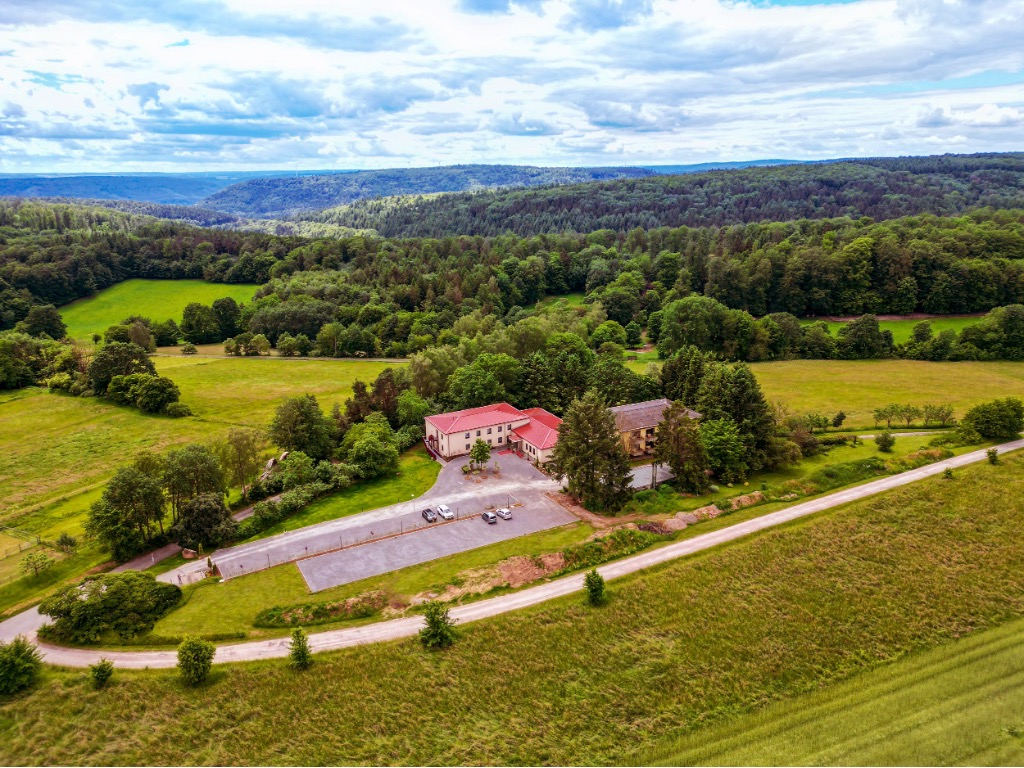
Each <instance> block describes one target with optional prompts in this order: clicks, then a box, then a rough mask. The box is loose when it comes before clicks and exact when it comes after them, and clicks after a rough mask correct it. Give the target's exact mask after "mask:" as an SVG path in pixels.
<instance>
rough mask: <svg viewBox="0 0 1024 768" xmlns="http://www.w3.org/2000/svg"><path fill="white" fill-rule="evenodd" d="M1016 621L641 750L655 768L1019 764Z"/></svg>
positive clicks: (1022, 737)
mask: <svg viewBox="0 0 1024 768" xmlns="http://www.w3.org/2000/svg"><path fill="white" fill-rule="evenodd" d="M1022 759H1024V623H1022V622H1020V621H1014V622H1011V623H1009V624H1007V625H1005V626H1002V627H999V628H997V629H992V630H989V631H987V632H979V633H978V634H976V635H971V636H968V637H966V638H962V639H960V640H954V641H952V642H949V643H946V644H943V645H941V646H939V647H937V648H935V649H933V650H930V651H926V652H923V653H920V654H916V655H911V656H909V657H907V658H904V659H900V660H899V661H896V662H894V663H893V664H890V665H888V666H885V667H882V668H881V669H877V670H873V671H870V672H866V673H864V674H861V675H857V676H855V677H853V678H852V679H850V680H847V681H845V682H842V683H839V684H838V685H834V686H829V687H826V688H823V689H821V690H817V691H814V692H813V693H809V694H806V695H803V696H799V697H797V698H794V699H791V700H788V701H783V702H780V703H777V704H773V705H771V706H768V707H765V708H764V709H762V710H758V711H755V712H753V713H751V714H748V715H744V716H740V717H737V718H734V719H732V720H729V721H727V722H725V723H723V724H721V725H717V726H714V727H711V728H707V729H704V730H698V731H695V732H693V733H691V734H688V735H687V736H685V737H684V738H682V739H679V740H677V741H675V742H673V743H669V744H663V745H659V746H658V747H656V748H654V749H652V750H650V751H649V752H645V753H642V757H641V759H640V760H639V761H638V762H642V763H654V764H656V765H1020V763H1021V761H1022Z"/></svg>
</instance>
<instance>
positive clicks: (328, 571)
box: [298, 499, 577, 592]
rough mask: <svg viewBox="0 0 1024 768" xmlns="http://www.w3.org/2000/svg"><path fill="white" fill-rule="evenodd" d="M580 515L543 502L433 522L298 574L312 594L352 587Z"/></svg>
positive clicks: (302, 563) (317, 560)
mask: <svg viewBox="0 0 1024 768" xmlns="http://www.w3.org/2000/svg"><path fill="white" fill-rule="evenodd" d="M576 519H577V518H576V516H575V515H573V514H571V513H570V512H567V511H566V510H565V509H563V508H562V507H560V506H558V505H557V504H555V503H554V502H552V501H550V500H548V499H543V500H538V501H536V502H534V503H532V504H530V505H529V506H528V507H527V506H524V507H517V508H515V509H513V510H512V519H511V520H500V519H499V520H498V522H497V523H494V524H490V523H487V522H485V521H484V520H483V519H482V518H481V517H480V515H478V514H477V515H473V516H472V517H467V518H463V519H461V520H456V521H454V522H451V523H444V524H440V523H434V524H433V525H431V526H430V527H427V528H420V529H419V530H416V531H413V532H412V533H406V534H404V535H401V536H394V537H392V538H390V539H383V540H381V541H374V542H371V543H369V544H362V545H360V546H358V547H350V548H348V549H342V550H339V551H337V552H330V553H328V554H326V555H320V556H319V557H310V558H308V559H306V560H299V562H298V566H299V570H300V571H301V572H302V577H303V578H304V579H305V580H306V584H307V585H308V586H309V589H310V591H312V592H319V591H320V590H321V589H327V588H328V587H336V586H338V585H339V584H348V583H349V582H352V581H359V580H360V579H366V578H369V577H370V576H379V575H381V574H382V573H389V572H390V571H397V570H398V569H399V568H406V567H407V566H410V565H418V564H419V563H425V562H427V561H428V560H436V559H437V558H439V557H445V556H447V555H454V554H456V553H458V552H465V551H466V550H469V549H476V548H477V547H484V546H487V545H488V544H494V543H496V542H499V541H506V540H508V539H514V538H516V537H518V536H525V535H526V534H528V533H536V532H537V531H544V530H547V529H549V528H557V527H558V526H560V525H566V524H568V523H573V522H576Z"/></svg>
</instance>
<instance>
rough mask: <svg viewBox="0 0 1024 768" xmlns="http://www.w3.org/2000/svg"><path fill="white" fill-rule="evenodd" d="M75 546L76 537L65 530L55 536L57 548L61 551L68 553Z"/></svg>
mask: <svg viewBox="0 0 1024 768" xmlns="http://www.w3.org/2000/svg"><path fill="white" fill-rule="evenodd" d="M77 548H78V539H76V538H75V537H74V536H72V535H71V534H70V533H68V532H67V531H64V532H63V533H61V535H60V536H58V537H57V549H59V550H60V551H61V552H64V553H65V554H68V555H70V554H71V553H72V552H74V551H75V550H76V549H77Z"/></svg>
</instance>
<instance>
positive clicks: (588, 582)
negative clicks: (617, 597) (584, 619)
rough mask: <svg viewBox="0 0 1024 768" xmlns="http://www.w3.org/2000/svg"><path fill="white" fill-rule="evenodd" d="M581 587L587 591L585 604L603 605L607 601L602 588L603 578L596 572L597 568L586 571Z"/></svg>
mask: <svg viewBox="0 0 1024 768" xmlns="http://www.w3.org/2000/svg"><path fill="white" fill-rule="evenodd" d="M583 586H584V587H586V589H587V602H588V603H590V604H591V605H595V606H596V605H604V603H605V600H607V599H608V598H607V595H606V594H605V587H604V577H603V576H602V575H601V574H600V573H598V572H597V568H595V569H594V570H592V571H588V572H587V575H586V576H584V577H583Z"/></svg>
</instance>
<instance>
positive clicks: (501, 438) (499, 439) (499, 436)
mask: <svg viewBox="0 0 1024 768" xmlns="http://www.w3.org/2000/svg"><path fill="white" fill-rule="evenodd" d="M499 429H500V427H499ZM503 439H504V438H503V437H502V436H501V435H498V442H499V443H500V442H501V441H502V440H503Z"/></svg>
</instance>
